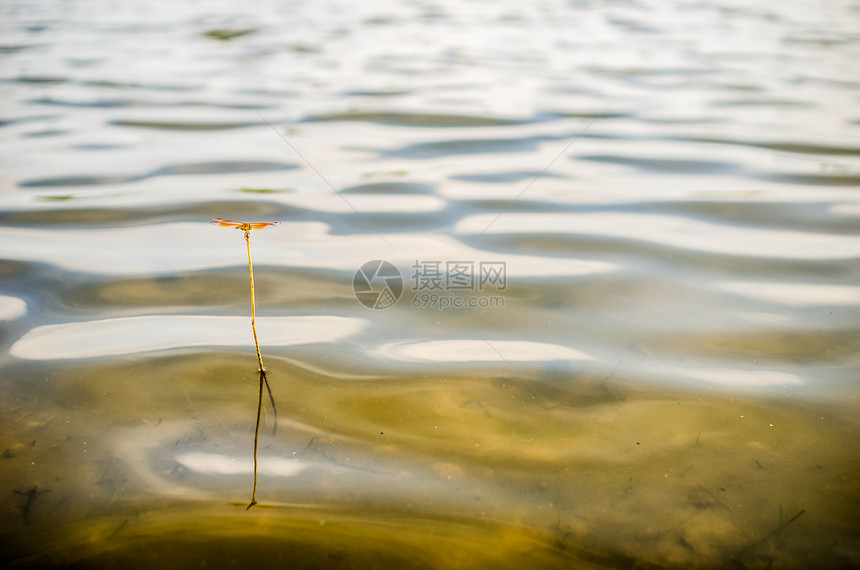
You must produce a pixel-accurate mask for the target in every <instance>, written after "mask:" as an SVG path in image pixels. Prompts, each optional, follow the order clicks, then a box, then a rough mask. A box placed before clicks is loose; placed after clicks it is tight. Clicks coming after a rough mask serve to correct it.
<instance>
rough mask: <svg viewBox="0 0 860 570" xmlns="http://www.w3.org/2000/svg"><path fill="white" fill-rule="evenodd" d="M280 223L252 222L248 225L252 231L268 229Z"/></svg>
mask: <svg viewBox="0 0 860 570" xmlns="http://www.w3.org/2000/svg"><path fill="white" fill-rule="evenodd" d="M280 223H281V222H252V223H250V224H248V225H249V226H251V229H252V230H262V229H263V228H268V227H271V226H277V225H278V224H280Z"/></svg>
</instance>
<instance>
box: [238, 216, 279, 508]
mask: <svg viewBox="0 0 860 570" xmlns="http://www.w3.org/2000/svg"><path fill="white" fill-rule="evenodd" d="M245 249H246V250H247V252H248V277H249V278H250V280H251V330H252V331H253V332H254V348H256V349H257V364H259V365H260V393H259V397H258V398H257V423H256V425H255V427H254V487H253V489H252V491H251V502H250V503H249V504H248V506H247V508H246V509H245V510H248V509H250V508H251V507H253V506H254V505H256V504H257V446H258V443H259V440H260V416H261V415H262V412H263V385H264V384H265V385H266V390H268V392H269V400H270V401H271V403H272V411H273V412H274V416H275V425H274V428H272V435H274V434H275V432H276V431H277V429H278V409H277V408H276V407H275V398H274V396H273V395H272V388H271V387H270V386H269V379H268V378H267V377H266V368H265V367H264V366H263V356H262V354H261V353H260V342H259V341H258V340H257V323H256V320H257V303H256V299H255V296H254V266H253V264H252V263H251V230H245Z"/></svg>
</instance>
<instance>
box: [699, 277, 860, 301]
mask: <svg viewBox="0 0 860 570" xmlns="http://www.w3.org/2000/svg"><path fill="white" fill-rule="evenodd" d="M715 287H716V288H717V289H722V290H723V291H728V292H730V293H734V294H735V295H741V296H744V297H749V298H752V299H756V300H759V301H768V302H771V303H779V304H782V305H788V306H791V307H819V306H825V307H826V306H833V305H842V306H846V305H860V287H854V286H851V285H821V284H815V283H779V282H775V281H727V282H725V283H717V284H716V285H715Z"/></svg>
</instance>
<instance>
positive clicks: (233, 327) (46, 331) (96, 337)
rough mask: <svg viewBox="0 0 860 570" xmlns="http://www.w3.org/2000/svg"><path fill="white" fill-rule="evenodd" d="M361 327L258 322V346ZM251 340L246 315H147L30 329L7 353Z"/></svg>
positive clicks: (85, 352) (107, 351)
mask: <svg viewBox="0 0 860 570" xmlns="http://www.w3.org/2000/svg"><path fill="white" fill-rule="evenodd" d="M365 325H366V321H364V320H363V319H356V318H347V317H334V316H325V315H323V316H303V317H266V318H261V319H257V330H258V331H259V334H260V339H261V343H260V344H261V345H262V346H264V347H265V346H270V347H271V346H293V345H302V344H312V343H318V342H326V343H332V342H337V341H339V340H342V339H344V338H347V337H349V336H351V335H353V334H355V333H357V332H359V331H360V330H362V329H363V328H364V327H365ZM249 338H250V326H249V319H248V318H246V317H210V316H198V315H146V316H140V317H123V318H117V319H103V320H98V321H85V322H78V323H65V324H60V325H46V326H42V327H38V328H35V329H33V330H31V331H30V332H28V333H27V334H26V335H24V336H23V337H22V338H21V339H20V340H18V341H17V342H16V343H15V344H14V345H12V348H11V349H10V350H9V354H11V355H12V356H14V357H16V358H22V359H30V360H58V359H75V358H95V357H103V356H118V355H122V354H135V353H140V352H151V351H155V350H167V349H175V348H188V347H212V346H242V345H247V344H248V340H249Z"/></svg>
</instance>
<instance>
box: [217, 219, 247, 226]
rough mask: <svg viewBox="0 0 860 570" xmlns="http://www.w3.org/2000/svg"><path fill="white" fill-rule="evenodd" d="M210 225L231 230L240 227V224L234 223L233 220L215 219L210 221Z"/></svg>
mask: <svg viewBox="0 0 860 570" xmlns="http://www.w3.org/2000/svg"><path fill="white" fill-rule="evenodd" d="M211 223H213V224H218V225H219V226H224V227H225V228H233V227H237V226H241V225H242V222H236V221H234V220H225V219H224V218H215V219H214V220H212V222H211Z"/></svg>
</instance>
